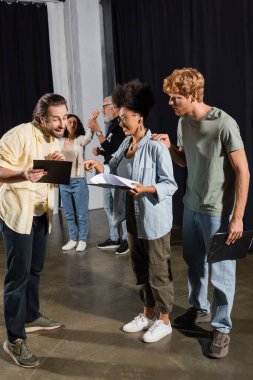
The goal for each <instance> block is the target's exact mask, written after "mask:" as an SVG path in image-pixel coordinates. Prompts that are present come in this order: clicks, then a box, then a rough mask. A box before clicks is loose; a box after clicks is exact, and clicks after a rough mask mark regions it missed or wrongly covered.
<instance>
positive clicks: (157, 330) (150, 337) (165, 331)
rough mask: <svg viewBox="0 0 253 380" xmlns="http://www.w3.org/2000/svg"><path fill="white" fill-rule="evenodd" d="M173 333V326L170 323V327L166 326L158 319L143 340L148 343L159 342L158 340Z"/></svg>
mask: <svg viewBox="0 0 253 380" xmlns="http://www.w3.org/2000/svg"><path fill="white" fill-rule="evenodd" d="M171 333H172V328H171V324H170V323H169V324H168V325H166V323H164V321H162V320H161V319H158V320H157V321H156V322H155V323H153V325H152V326H151V327H150V328H149V329H148V331H147V332H146V333H145V334H144V335H143V337H142V340H143V341H144V342H146V343H152V342H157V341H158V340H160V339H162V338H164V337H165V336H166V335H169V334H171Z"/></svg>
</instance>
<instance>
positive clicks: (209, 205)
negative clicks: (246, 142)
mask: <svg viewBox="0 0 253 380" xmlns="http://www.w3.org/2000/svg"><path fill="white" fill-rule="evenodd" d="M177 137H178V146H179V147H183V149H184V152H185V157H186V162H187V170H188V175H187V183H186V192H185V195H184V204H185V206H187V207H189V208H190V209H192V210H194V211H197V212H201V213H205V214H208V215H229V214H231V212H232V210H233V206H234V200H235V172H234V170H233V168H232V166H231V163H230V161H229V158H228V155H227V153H228V152H232V151H235V150H239V149H243V147H244V146H243V142H242V139H241V136H240V131H239V127H238V125H237V123H236V121H235V120H234V119H233V118H232V117H231V116H229V115H228V114H226V113H225V112H224V111H222V110H220V109H218V108H215V107H212V108H211V110H210V111H209V112H208V113H207V114H206V115H205V116H204V117H203V118H202V119H200V120H197V121H196V120H192V119H191V118H190V117H188V116H182V117H181V118H180V119H179V123H178V136H177Z"/></svg>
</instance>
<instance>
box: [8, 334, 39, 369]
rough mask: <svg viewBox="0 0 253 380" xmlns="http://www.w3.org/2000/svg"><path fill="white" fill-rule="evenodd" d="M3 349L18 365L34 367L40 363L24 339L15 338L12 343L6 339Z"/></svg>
mask: <svg viewBox="0 0 253 380" xmlns="http://www.w3.org/2000/svg"><path fill="white" fill-rule="evenodd" d="M3 349H4V351H5V352H6V353H7V354H8V355H10V357H11V358H12V359H13V360H14V362H15V363H16V364H17V365H18V366H20V367H25V368H34V367H37V366H38V365H39V364H40V362H39V359H38V358H36V356H35V355H33V354H32V353H31V351H29V349H28V347H27V345H26V341H25V340H24V339H17V340H15V342H14V343H10V342H9V341H8V340H6V341H5V342H4V344H3Z"/></svg>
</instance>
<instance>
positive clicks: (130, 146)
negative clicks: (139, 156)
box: [129, 132, 146, 151]
mask: <svg viewBox="0 0 253 380" xmlns="http://www.w3.org/2000/svg"><path fill="white" fill-rule="evenodd" d="M145 134H146V132H145ZM145 134H144V135H143V136H141V137H140V138H139V139H138V140H136V141H135V143H133V142H131V144H130V145H129V150H131V151H132V150H134V147H135V145H137V144H138V143H139V142H140V141H141V139H142V138H143V137H144V136H145ZM137 146H138V145H137Z"/></svg>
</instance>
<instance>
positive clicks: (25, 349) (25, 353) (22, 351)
mask: <svg viewBox="0 0 253 380" xmlns="http://www.w3.org/2000/svg"><path fill="white" fill-rule="evenodd" d="M20 356H22V357H23V358H29V357H31V356H32V353H31V351H30V350H29V348H28V347H27V345H26V341H25V340H23V341H22V342H21V347H20Z"/></svg>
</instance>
